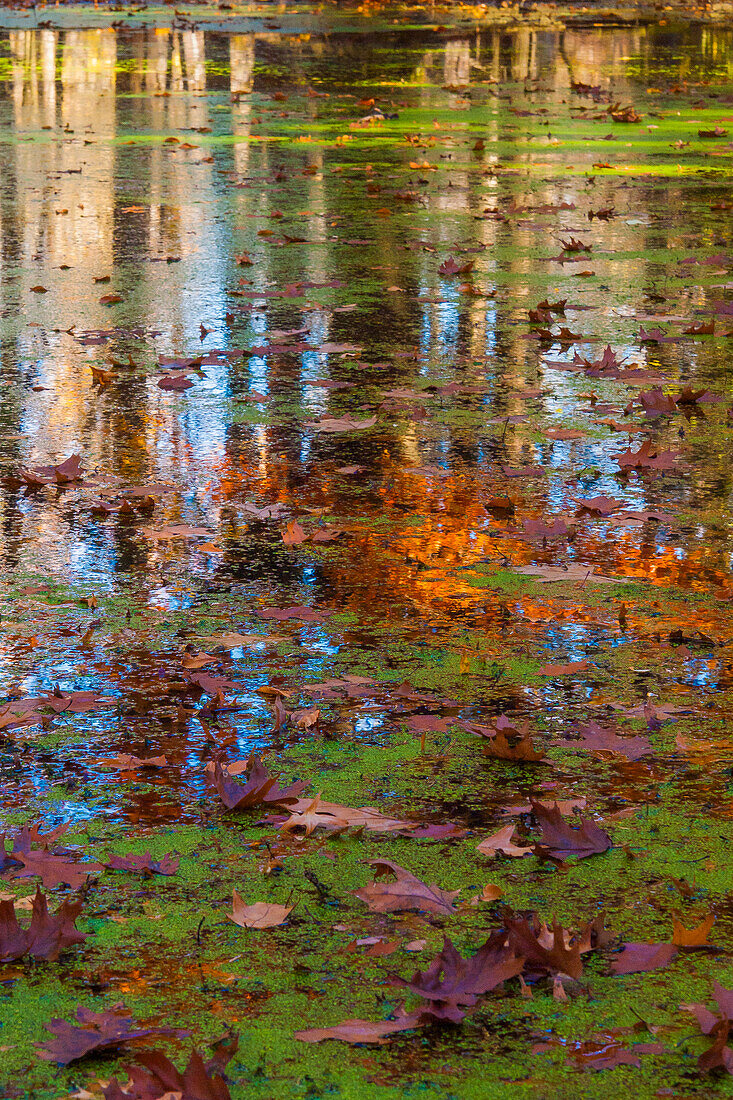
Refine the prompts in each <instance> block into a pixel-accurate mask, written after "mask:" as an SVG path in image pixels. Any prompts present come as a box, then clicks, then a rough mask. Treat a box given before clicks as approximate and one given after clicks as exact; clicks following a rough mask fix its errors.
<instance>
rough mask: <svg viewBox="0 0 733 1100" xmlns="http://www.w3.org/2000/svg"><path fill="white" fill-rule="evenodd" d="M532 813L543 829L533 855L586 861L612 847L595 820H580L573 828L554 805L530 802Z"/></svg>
mask: <svg viewBox="0 0 733 1100" xmlns="http://www.w3.org/2000/svg"><path fill="white" fill-rule="evenodd" d="M530 801H531V803H532V812H533V814H534V816H535V818H536V819H537V823H538V825H539V826H540V828H541V829H542V843H541V844H537V845H535V849H534V850H535V853H536V854H537V855H540V856H549V857H550V858H551V859H559V860H565V859H567V858H568V856H577V857H578V859H587V858H588V856H594V855H600V854H601V853H602V852H607V851H608V849H609V848H610V847H611V838H610V836H609V835H608V833H606V832H604V830H603V829H601V828H600V827H599V826H598V825H596V823H595V822H594V821H591V820H590V819H589V818H579V827H578V828H577V829H574V828H572V827H571V826H570V825H569V824H568V822H567V821H566V820H565V819H564V818H563V816H562V814H561V813H560V810H559V809H558V807H557V806H549V805H543V804H542V803H541V802H536V801H535V800H534V799H531V800H530Z"/></svg>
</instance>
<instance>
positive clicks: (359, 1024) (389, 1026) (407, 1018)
mask: <svg viewBox="0 0 733 1100" xmlns="http://www.w3.org/2000/svg"><path fill="white" fill-rule="evenodd" d="M419 1020H420V1015H419V1013H415V1012H413V1013H411V1014H410V1015H406V1014H405V1013H403V1012H402V1011H399V1012H398V1013H397V1014H396V1016H395V1019H394V1020H344V1021H343V1022H342V1023H340V1024H334V1025H333V1027H312V1028H308V1029H306V1030H305V1031H296V1032H295V1036H294V1037H295V1038H296V1039H300V1041H301V1042H302V1043H322V1042H323V1040H324V1039H340V1040H341V1041H342V1042H344V1043H378V1044H379V1045H380V1046H381V1045H383V1044H384V1043H385V1042H386V1038H387V1036H388V1035H395V1034H397V1032H399V1031H410V1030H411V1029H412V1028H415V1027H419V1026H420V1023H419Z"/></svg>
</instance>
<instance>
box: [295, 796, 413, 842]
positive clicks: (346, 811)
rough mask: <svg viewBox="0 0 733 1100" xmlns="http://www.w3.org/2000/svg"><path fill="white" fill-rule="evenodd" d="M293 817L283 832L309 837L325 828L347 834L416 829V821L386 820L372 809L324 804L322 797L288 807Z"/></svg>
mask: <svg viewBox="0 0 733 1100" xmlns="http://www.w3.org/2000/svg"><path fill="white" fill-rule="evenodd" d="M288 809H289V810H290V813H291V816H290V817H289V818H288V820H287V821H285V822H284V823H283V824H282V825H281V826H280V829H281V832H283V833H287V832H289V831H291V830H292V829H305V835H306V836H310V835H311V833H313V832H314V831H315V830H316V829H319V828H322V829H326V830H328V831H329V832H343V830H344V829H366V830H367V831H368V832H376V833H396V832H405V831H411V830H412V829H414V828H416V824H417V823H415V822H410V821H402V820H401V819H399V818H392V817H385V815H384V814H380V813H379V811H378V810H373V809H372V808H371V807H370V806H366V807H364V808H362V809H353V808H352V807H351V806H340V805H339V804H338V803H335V802H322V801H321V796H320V795H317V796H316V797H315V798H314V799H310V800H308V799H302V800H300V801H298V802H297V803H296V804H295V805H291V806H289V807H288Z"/></svg>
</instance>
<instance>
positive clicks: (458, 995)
mask: <svg viewBox="0 0 733 1100" xmlns="http://www.w3.org/2000/svg"><path fill="white" fill-rule="evenodd" d="M506 940H507V934H506V932H504V931H499V932H495V933H494V934H493V935H492V936H490V937H489V939H488V940H486V942H485V943H484V944H483V946H482V947H480V948H479V949H478V951H477V952H476V954H475V955H471V956H470V957H469V958H467V959H464V958H463V956H462V955H461V954H459V952H458V951H457V950H456V948H455V946H454V944H453V943H452V942H451V941H450V940H449V939H448V937H447V936H446V938H445V939H444V941H443V948H442V950H441V952H440V954H439V955H437V956H436V958H435V959H433V961H432V963H431V964H430V966H429V967H428V969H427V970H423V971H420V970H416V971H415V973H414V974H413V976H412V978H411V979H410V980H409V981H406V980H405V979H404V978H400V977H397V976H395V975H392V976H391V979H390V980H391V982H392V984H393V985H399V986H404V987H405V988H406V989H409V990H410V991H411V992H412V993H416V994H417V995H418V996H419V997H422V999H423V1000H424V1001H426V1002H427V1004H425V1005H423V1006H422V1007H421V1009H420V1014H421V1016H422V1017H423V1018H425V1017H426V1016H427V1017H433V1018H435V1019H437V1020H450V1021H451V1022H452V1023H460V1022H461V1020H462V1019H463V1018H464V1016H465V1015H466V1009H467V1008H472V1007H473V1006H474V1005H475V1004H477V1002H478V999H479V997H481V996H483V995H484V994H486V993H489V992H490V991H491V990H492V989H496V987H497V986H499V985H501V984H502V982H505V981H508V980H509V978H514V977H516V976H517V975H518V974H519V973H520V972H521V970H522V966H523V964H524V960H523V959H521V958H517V957H516V955H515V953H514V951H513V950H512V948H511V947H508V946H507V943H506Z"/></svg>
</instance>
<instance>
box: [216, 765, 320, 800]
mask: <svg viewBox="0 0 733 1100" xmlns="http://www.w3.org/2000/svg"><path fill="white" fill-rule="evenodd" d="M245 778H246V782H245V783H244V784H242V783H237V781H236V780H235V779H232V777H231V776H230V775H229V774H228V773H227V772H226V771H225V769H224V768H222V766H221V764H219V763H217V764H215V765H214V784H215V786H216V789H217V791H218V792H219V797H220V798H221V800H222V802H223V803H224V805H225V806H226V808H227V809H228V810H246V809H249V807H250V806H265V805H279V804H281V803H285V804H287V803H288V802H296V801H297V800H298V798H300V795H301V794H302V792H303V791H304V790H305V789H306V788H307V787H308V785H309V784H308V782H307V780H301V781H300V782H298V783H292V784H291V785H290V786H289V787H284V788H282V787H279V786H278V784H277V780H276V779H275V778H274V776H271V775H270V773H269V772H268V770H267V768H266V767H265V765H264V764H263V763H262V761H261V760H260V759H259V757H257V756H252V757H250V761H249V767H248V769H247V772H246V774H245Z"/></svg>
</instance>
